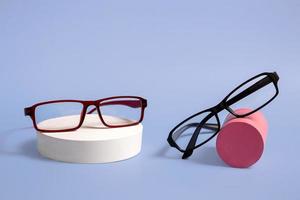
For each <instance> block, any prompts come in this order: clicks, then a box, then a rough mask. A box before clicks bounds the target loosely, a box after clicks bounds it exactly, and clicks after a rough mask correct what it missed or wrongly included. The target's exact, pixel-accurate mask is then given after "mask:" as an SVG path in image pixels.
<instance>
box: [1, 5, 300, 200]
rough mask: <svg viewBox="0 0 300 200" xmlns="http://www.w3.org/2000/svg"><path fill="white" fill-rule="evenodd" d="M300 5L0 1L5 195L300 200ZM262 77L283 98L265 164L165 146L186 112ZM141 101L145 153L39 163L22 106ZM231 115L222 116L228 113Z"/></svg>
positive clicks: (274, 110) (272, 108)
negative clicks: (273, 79)
mask: <svg viewBox="0 0 300 200" xmlns="http://www.w3.org/2000/svg"><path fill="white" fill-rule="evenodd" d="M299 35H300V3H299V1H296V0H295V1H289V0H286V1H262V0H253V1H226V2H225V1H214V0H212V1H196V0H195V1H180V0H178V1H177V0H172V1H159V0H152V1H138V0H136V1H131V0H127V1H82V2H79V1H66V0H64V1H10V0H2V1H1V2H0V91H1V100H0V111H1V113H0V127H1V128H0V130H1V131H0V199H3V200H7V199H46V200H47V199H51V200H53V199H71V198H72V199H83V198H88V199H104V198H109V199H110V198H111V199H113V198H114V199H117V198H119V199H163V198H164V199H170V198H173V199H187V198H189V199H191V198H193V199H300V192H299V180H300V172H299V169H300V159H299V139H300V134H299V129H300V125H299V124H300V123H299V115H298V113H299V111H300V110H299V102H300V95H299V92H300V81H299V72H300V71H299V69H300V37H299ZM263 71H277V72H278V74H279V75H280V78H281V79H280V83H279V84H280V95H279V97H278V98H277V99H276V100H275V101H273V102H272V103H271V104H270V105H268V106H267V107H266V108H265V109H263V112H264V114H265V116H266V117H267V119H268V121H269V125H270V130H269V135H268V140H267V144H266V149H265V152H264V155H263V157H262V159H261V160H260V161H259V162H258V163H257V164H256V165H254V166H252V167H251V168H249V169H234V168H229V167H227V166H226V165H225V164H223V162H222V161H221V160H220V159H219V158H218V157H217V154H216V151H215V148H214V146H215V143H214V141H212V142H210V143H209V144H207V145H206V146H204V147H202V148H201V149H199V150H197V151H196V152H195V153H194V155H193V156H192V157H191V158H190V159H189V160H181V159H180V154H179V153H178V152H177V151H175V150H174V149H170V148H169V147H168V145H167V143H166V137H167V134H168V132H169V130H170V129H171V128H172V127H173V126H174V125H176V123H178V122H179V121H181V120H182V119H184V118H185V117H187V116H189V115H190V114H193V113H195V112H197V111H200V110H202V109H204V108H207V107H209V106H213V105H215V104H216V103H218V102H219V101H220V100H221V99H222V98H223V97H224V96H225V95H226V94H227V93H228V92H229V91H231V90H232V89H233V88H234V87H235V86H237V85H238V84H240V83H241V82H242V81H244V80H246V79H248V78H250V77H251V76H253V75H256V74H257V73H260V72H263ZM127 94H129V95H140V96H143V97H145V98H147V99H148V100H149V107H148V108H147V111H146V117H145V120H144V122H143V124H144V128H145V129H144V137H143V148H142V152H141V154H139V155H138V156H137V157H134V158H132V159H129V160H127V161H124V162H116V163H110V164H70V163H62V162H55V161H51V160H48V159H44V158H43V157H41V156H40V155H39V154H38V152H37V150H36V146H35V145H36V144H35V137H36V135H35V131H34V129H32V128H29V127H30V126H31V120H30V119H29V118H25V117H24V116H23V108H24V107H25V106H30V105H32V104H34V103H36V102H39V101H43V100H52V99H66V98H74V99H98V98H103V97H108V96H114V95H127ZM225 115H226V113H222V115H221V116H225Z"/></svg>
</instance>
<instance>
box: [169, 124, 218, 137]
mask: <svg viewBox="0 0 300 200" xmlns="http://www.w3.org/2000/svg"><path fill="white" fill-rule="evenodd" d="M198 126H199V123H190V124H186V125H185V126H183V127H181V128H180V129H178V130H177V131H175V132H174V133H173V139H174V140H176V139H177V138H178V137H179V136H180V135H181V134H182V133H183V132H184V131H186V130H187V129H189V128H192V127H198ZM203 128H205V129H208V130H211V131H217V130H218V128H219V127H218V124H213V123H206V124H204V125H203ZM205 133H209V132H205Z"/></svg>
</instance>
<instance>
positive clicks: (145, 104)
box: [142, 99, 148, 108]
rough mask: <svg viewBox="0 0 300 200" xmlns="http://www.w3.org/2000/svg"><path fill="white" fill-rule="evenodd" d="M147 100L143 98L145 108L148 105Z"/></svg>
mask: <svg viewBox="0 0 300 200" xmlns="http://www.w3.org/2000/svg"><path fill="white" fill-rule="evenodd" d="M147 105H148V104H147V100H146V99H143V100H142V106H143V107H144V108H146V107H147Z"/></svg>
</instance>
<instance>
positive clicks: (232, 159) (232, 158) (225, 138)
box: [216, 109, 268, 168]
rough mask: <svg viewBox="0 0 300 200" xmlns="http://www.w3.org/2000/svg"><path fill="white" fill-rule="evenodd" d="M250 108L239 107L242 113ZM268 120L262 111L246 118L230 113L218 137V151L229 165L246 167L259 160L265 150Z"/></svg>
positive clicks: (239, 111)
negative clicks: (236, 116)
mask: <svg viewBox="0 0 300 200" xmlns="http://www.w3.org/2000/svg"><path fill="white" fill-rule="evenodd" d="M247 111H249V109H239V110H237V111H236V112H238V113H240V114H242V113H245V112H247ZM267 129H268V125H267V121H266V119H265V117H264V116H263V114H262V113H261V112H256V113H253V114H252V115H250V116H248V117H244V118H235V117H234V116H233V115H231V114H230V115H228V116H227V118H226V119H225V122H224V123H223V127H222V128H221V130H220V132H219V134H218V137H217V142H216V143H217V144H216V146H217V152H218V154H219V156H220V157H221V159H222V160H223V161H224V162H225V163H227V164H228V165H229V166H232V167H237V168H246V167H250V166H251V165H253V164H254V163H255V162H257V161H258V160H259V159H260V157H261V155H262V153H263V150H264V144H265V141H266V136H267Z"/></svg>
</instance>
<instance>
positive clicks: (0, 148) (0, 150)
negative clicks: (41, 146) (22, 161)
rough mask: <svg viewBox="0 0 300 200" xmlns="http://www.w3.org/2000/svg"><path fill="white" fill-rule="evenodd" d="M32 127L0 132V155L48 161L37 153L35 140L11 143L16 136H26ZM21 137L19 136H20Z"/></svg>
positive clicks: (29, 139)
mask: <svg viewBox="0 0 300 200" xmlns="http://www.w3.org/2000/svg"><path fill="white" fill-rule="evenodd" d="M31 128H32V127H23V128H16V129H10V130H5V131H1V132H0V155H6V156H8V155H9V156H10V155H11V156H26V157H28V158H30V159H37V160H44V161H49V160H48V159H46V158H44V157H42V156H41V155H40V154H39V152H38V151H37V147H36V139H35V138H32V137H31V138H28V139H23V138H21V140H17V142H15V141H13V137H15V135H17V134H27V131H28V130H30V129H31ZM20 137H21V136H20Z"/></svg>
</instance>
